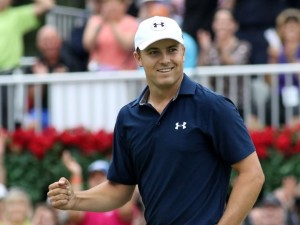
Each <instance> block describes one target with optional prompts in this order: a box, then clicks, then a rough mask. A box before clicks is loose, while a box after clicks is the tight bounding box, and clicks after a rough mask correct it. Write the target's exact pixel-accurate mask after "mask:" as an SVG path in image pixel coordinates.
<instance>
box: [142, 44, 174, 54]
mask: <svg viewBox="0 0 300 225" xmlns="http://www.w3.org/2000/svg"><path fill="white" fill-rule="evenodd" d="M174 47H179V43H178V44H173V45H170V46H167V49H168V48H174ZM157 49H160V48H158V47H150V48H146V49H145V51H146V52H149V51H151V50H157Z"/></svg>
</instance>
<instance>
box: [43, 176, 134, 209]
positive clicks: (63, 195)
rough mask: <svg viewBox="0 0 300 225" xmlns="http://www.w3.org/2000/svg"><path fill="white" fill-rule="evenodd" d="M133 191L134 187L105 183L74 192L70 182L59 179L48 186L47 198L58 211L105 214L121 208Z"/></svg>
mask: <svg viewBox="0 0 300 225" xmlns="http://www.w3.org/2000/svg"><path fill="white" fill-rule="evenodd" d="M134 189H135V185H123V184H118V183H113V182H111V181H106V182H104V183H101V184H99V185H98V186H96V187H94V188H91V189H89V190H86V191H78V192H74V191H73V189H72V186H71V184H70V182H69V181H68V180H67V179H66V178H61V179H60V180H59V181H58V182H55V183H53V184H51V185H49V192H48V197H49V198H50V201H51V205H52V206H53V207H55V208H58V209H66V210H79V211H95V212H105V211H111V210H114V209H116V208H119V207H121V206H123V205H124V204H125V203H126V202H128V201H129V200H130V199H131V197H132V194H133V191H134Z"/></svg>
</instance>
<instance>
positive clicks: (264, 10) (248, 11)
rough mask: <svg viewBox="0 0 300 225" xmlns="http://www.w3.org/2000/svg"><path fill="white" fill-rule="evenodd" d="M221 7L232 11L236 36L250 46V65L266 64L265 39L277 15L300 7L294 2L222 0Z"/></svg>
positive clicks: (279, 0) (273, 26) (266, 45)
mask: <svg viewBox="0 0 300 225" xmlns="http://www.w3.org/2000/svg"><path fill="white" fill-rule="evenodd" d="M222 6H225V7H228V8H229V9H231V10H233V11H234V14H235V15H236V18H237V21H238V23H239V30H238V32H237V36H238V37H239V38H240V39H242V40H247V41H249V42H250V44H251V46H252V52H251V57H250V63H252V64H266V63H268V54H267V49H268V46H269V43H268V42H267V39H266V38H265V32H266V31H267V30H268V29H274V28H275V20H276V17H277V16H278V14H279V13H280V12H281V11H282V10H284V9H286V8H289V7H292V6H294V7H300V5H299V1H295V0H285V1H282V0H273V1H270V0H222Z"/></svg>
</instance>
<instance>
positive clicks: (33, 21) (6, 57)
mask: <svg viewBox="0 0 300 225" xmlns="http://www.w3.org/2000/svg"><path fill="white" fill-rule="evenodd" d="M10 5H11V0H2V1H1V3H0V16H1V22H0V28H1V35H0V49H1V55H0V71H4V70H6V71H8V72H9V71H12V70H13V69H15V68H17V67H18V66H19V62H20V58H21V56H22V55H23V35H24V34H25V33H27V32H29V31H31V30H33V29H34V28H36V27H37V26H38V16H41V15H43V14H44V13H46V12H47V11H48V10H50V9H51V8H52V7H53V5H54V1H53V0H36V1H35V3H34V4H29V5H24V6H18V7H11V6H10Z"/></svg>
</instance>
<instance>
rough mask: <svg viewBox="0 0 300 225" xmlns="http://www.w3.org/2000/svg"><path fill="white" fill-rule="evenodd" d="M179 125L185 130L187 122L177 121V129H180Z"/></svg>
mask: <svg viewBox="0 0 300 225" xmlns="http://www.w3.org/2000/svg"><path fill="white" fill-rule="evenodd" d="M179 127H180V128H182V129H183V130H184V129H186V122H183V123H182V124H180V123H179V122H177V123H175V129H176V130H178V129H179Z"/></svg>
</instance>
